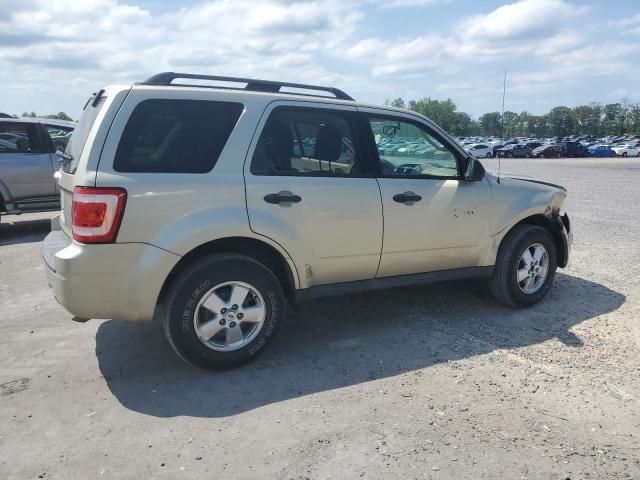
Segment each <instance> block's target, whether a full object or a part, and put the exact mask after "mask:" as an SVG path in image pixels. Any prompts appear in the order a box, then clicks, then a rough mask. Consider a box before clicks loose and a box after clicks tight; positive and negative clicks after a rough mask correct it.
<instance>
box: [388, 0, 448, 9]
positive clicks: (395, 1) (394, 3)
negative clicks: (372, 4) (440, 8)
mask: <svg viewBox="0 0 640 480" xmlns="http://www.w3.org/2000/svg"><path fill="white" fill-rule="evenodd" d="M449 1H450V0H388V1H386V2H384V1H383V2H382V4H381V8H399V7H426V6H427V5H433V4H434V3H442V2H449Z"/></svg>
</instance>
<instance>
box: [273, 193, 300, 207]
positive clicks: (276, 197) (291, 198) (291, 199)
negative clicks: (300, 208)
mask: <svg viewBox="0 0 640 480" xmlns="http://www.w3.org/2000/svg"><path fill="white" fill-rule="evenodd" d="M300 200H302V197H301V196H300V195H294V194H293V193H291V192H278V193H270V194H268V195H265V196H264V201H265V202H267V203H272V204H274V205H275V204H279V203H298V202H299V201H300Z"/></svg>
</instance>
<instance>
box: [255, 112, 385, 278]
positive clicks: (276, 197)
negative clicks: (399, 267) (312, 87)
mask: <svg viewBox="0 0 640 480" xmlns="http://www.w3.org/2000/svg"><path fill="white" fill-rule="evenodd" d="M355 112H356V109H355V107H352V106H345V105H328V104H323V103H314V102H309V103H302V104H301V102H295V103H290V102H274V103H272V104H270V106H269V107H268V108H267V110H266V111H265V113H264V115H263V117H262V119H261V122H260V125H259V127H258V132H259V134H256V136H255V138H254V140H253V143H252V146H251V148H250V150H249V154H248V157H247V161H246V162H245V167H244V174H245V183H246V195H247V209H248V213H249V222H250V225H251V229H252V230H253V231H254V232H256V233H258V234H261V235H264V236H266V237H269V238H270V239H272V240H273V241H275V242H277V243H279V244H280V245H281V246H282V247H284V249H285V250H287V251H288V252H289V254H290V255H291V256H292V257H293V260H294V262H295V263H296V266H297V268H298V271H299V272H300V274H301V276H302V278H301V279H300V280H301V283H302V284H303V285H305V286H312V285H319V284H327V283H338V282H346V281H352V280H362V279H370V278H374V277H375V275H376V271H377V269H378V263H379V260H380V250H381V247H382V205H381V201H380V190H379V188H378V184H377V182H376V179H375V178H372V177H371V176H370V175H368V173H367V171H366V167H365V165H364V163H363V155H362V152H361V150H360V147H359V139H358V138H357V134H356V128H355V125H354V119H353V114H354V113H355Z"/></svg>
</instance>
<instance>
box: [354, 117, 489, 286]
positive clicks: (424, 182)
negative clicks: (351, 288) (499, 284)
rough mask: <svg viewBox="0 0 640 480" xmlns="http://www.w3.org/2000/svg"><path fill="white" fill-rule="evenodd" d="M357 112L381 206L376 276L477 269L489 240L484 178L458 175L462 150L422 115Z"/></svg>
mask: <svg viewBox="0 0 640 480" xmlns="http://www.w3.org/2000/svg"><path fill="white" fill-rule="evenodd" d="M363 115H364V116H365V118H366V120H365V121H366V122H367V123H368V125H369V126H370V128H371V133H372V137H373V139H374V141H375V144H376V147H377V148H375V149H372V155H374V156H376V158H375V162H377V163H378V177H379V178H378V182H379V184H380V191H381V194H382V204H383V211H384V240H383V250H382V256H381V261H380V268H379V271H378V277H388V276H393V275H403V274H409V273H422V272H431V271H437V270H446V269H453V268H463V267H473V266H479V265H480V264H481V262H482V257H483V254H484V252H485V251H486V248H487V246H488V243H489V241H490V238H489V225H490V218H491V215H490V214H491V211H490V210H491V205H492V195H491V187H490V185H489V182H488V181H487V180H486V179H483V180H482V181H476V182H470V181H466V180H464V178H463V176H462V169H463V168H464V158H463V154H462V153H461V152H460V151H459V150H458V149H457V148H455V147H454V146H453V144H452V143H451V142H450V140H448V139H447V138H446V137H445V136H444V135H442V134H441V133H439V132H438V131H436V129H434V128H432V127H431V126H430V125H429V124H428V123H426V122H424V121H422V120H421V119H419V118H417V117H412V116H410V115H407V116H402V115H401V114H399V115H397V116H395V115H392V116H389V115H386V114H385V115H380V114H379V113H376V112H375V111H374V110H371V111H369V112H366V111H364V112H363ZM406 145H410V147H406Z"/></svg>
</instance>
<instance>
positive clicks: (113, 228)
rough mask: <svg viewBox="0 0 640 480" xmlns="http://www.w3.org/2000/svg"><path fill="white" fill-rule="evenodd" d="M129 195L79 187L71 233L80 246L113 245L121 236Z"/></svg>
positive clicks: (123, 192)
mask: <svg viewBox="0 0 640 480" xmlns="http://www.w3.org/2000/svg"><path fill="white" fill-rule="evenodd" d="M126 200H127V191H126V190H124V189H122V188H102V187H76V188H75V189H74V190H73V201H72V204H71V218H72V221H71V232H72V233H73V239H74V240H75V241H77V242H80V243H113V242H115V240H116V236H117V235H118V229H119V228H120V222H121V221H122V215H123V214H124V205H125V203H126Z"/></svg>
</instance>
